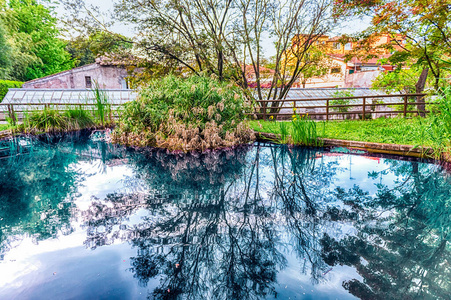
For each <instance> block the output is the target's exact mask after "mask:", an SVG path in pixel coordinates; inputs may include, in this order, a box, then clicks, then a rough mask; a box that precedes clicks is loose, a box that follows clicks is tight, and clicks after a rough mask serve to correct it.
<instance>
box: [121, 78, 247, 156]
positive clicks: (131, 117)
mask: <svg viewBox="0 0 451 300" xmlns="http://www.w3.org/2000/svg"><path fill="white" fill-rule="evenodd" d="M251 108H252V103H251V102H250V101H248V100H247V99H246V98H245V97H244V95H243V93H242V91H241V89H240V88H239V87H237V86H235V85H233V84H228V83H224V82H219V81H218V80H216V79H214V78H210V77H202V76H193V77H189V78H185V79H183V78H178V77H175V76H172V75H170V76H167V77H165V78H163V79H162V80H161V79H160V80H153V81H151V82H150V84H149V86H148V87H147V88H145V89H143V90H142V91H141V93H140V95H139V97H138V99H137V100H135V101H133V102H129V103H127V104H126V105H125V107H124V109H123V112H122V116H121V118H120V120H119V122H118V123H119V124H118V126H117V127H116V129H115V131H114V132H113V134H112V140H113V142H116V143H120V144H124V145H130V146H139V147H146V146H151V147H158V148H166V149H168V150H171V151H183V152H188V151H193V150H201V151H204V150H207V149H217V148H226V147H231V146H235V145H238V144H243V143H248V142H249V141H252V140H253V139H254V133H253V131H252V130H251V129H250V128H249V126H248V124H247V122H246V113H247V112H251Z"/></svg>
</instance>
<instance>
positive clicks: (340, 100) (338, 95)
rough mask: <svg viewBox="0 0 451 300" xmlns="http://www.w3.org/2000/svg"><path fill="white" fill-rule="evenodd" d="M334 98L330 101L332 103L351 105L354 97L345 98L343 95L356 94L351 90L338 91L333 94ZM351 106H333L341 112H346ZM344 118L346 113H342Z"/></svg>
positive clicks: (352, 95)
mask: <svg viewBox="0 0 451 300" xmlns="http://www.w3.org/2000/svg"><path fill="white" fill-rule="evenodd" d="M332 96H333V97H334V98H337V99H334V100H332V101H331V102H330V104H331V105H349V104H351V103H352V102H353V101H354V99H343V98H341V97H354V94H352V93H351V92H350V91H336V92H335V93H334V94H333V95H332ZM350 108H351V107H350V106H341V107H333V108H332V109H333V110H335V111H337V112H340V113H346V112H348V111H349V109H350ZM341 115H342V118H343V119H344V118H345V114H341Z"/></svg>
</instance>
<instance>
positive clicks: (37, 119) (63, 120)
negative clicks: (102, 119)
mask: <svg viewBox="0 0 451 300" xmlns="http://www.w3.org/2000/svg"><path fill="white" fill-rule="evenodd" d="M22 126H23V131H25V132H30V133H39V132H64V131H75V130H81V129H85V128H92V127H95V126H96V122H95V119H94V117H93V115H92V113H91V112H90V111H89V110H87V109H84V108H82V107H77V108H69V109H67V110H65V111H60V110H58V109H56V108H54V107H51V106H46V107H45V108H44V109H43V110H35V111H31V112H28V113H26V115H25V117H24V122H23V125H22Z"/></svg>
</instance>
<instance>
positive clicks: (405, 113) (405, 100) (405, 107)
mask: <svg viewBox="0 0 451 300" xmlns="http://www.w3.org/2000/svg"><path fill="white" fill-rule="evenodd" d="M403 111H404V118H406V117H407V95H406V96H404V110H403Z"/></svg>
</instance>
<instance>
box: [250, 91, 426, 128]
mask: <svg viewBox="0 0 451 300" xmlns="http://www.w3.org/2000/svg"><path fill="white" fill-rule="evenodd" d="M426 95H427V94H422V93H421V94H418V93H417V94H394V95H368V96H352V97H327V98H302V99H295V98H288V99H283V100H258V101H256V102H257V103H258V104H259V107H257V108H256V109H255V112H254V113H253V114H252V115H256V116H257V117H258V118H263V119H267V118H268V117H271V116H272V117H273V118H274V119H276V118H283V117H287V116H292V115H293V114H294V113H299V110H302V109H304V110H311V109H315V112H307V113H308V114H309V115H311V116H324V117H325V119H326V120H327V121H328V120H329V119H330V117H331V116H334V115H351V114H353V115H359V114H361V116H362V119H365V118H366V115H367V114H401V113H402V114H403V115H404V117H406V116H407V114H408V113H417V114H419V115H421V116H424V115H425V114H426V113H429V112H430V111H429V110H426V105H430V104H434V102H426V101H424V97H425V96H426ZM413 97H415V98H414V99H415V101H409V98H413ZM381 98H402V99H403V100H404V101H403V102H399V101H397V102H377V103H369V102H368V100H369V99H372V100H375V99H381ZM336 100H349V101H350V102H352V101H354V103H348V104H334V102H333V101H336ZM356 100H359V101H360V100H361V103H355V101H356ZM418 100H420V101H418ZM318 101H322V102H325V103H324V104H322V105H321V104H319V105H318V104H314V105H302V103H305V102H309V103H312V102H318ZM268 103H270V104H271V105H268ZM286 103H291V104H292V105H291V106H290V105H288V106H286V105H285V104H286ZM274 104H276V105H274ZM298 104H299V105H298ZM388 106H401V107H402V110H399V109H398V110H396V108H395V109H394V110H393V109H390V110H381V109H380V108H381V107H388ZM412 106H415V107H416V109H412ZM359 107H361V109H357V110H355V109H354V110H352V111H350V109H353V108H359ZM287 110H292V111H293V112H290V113H288V112H286V111H287ZM317 110H324V111H321V112H318V111H317ZM303 114H305V113H303Z"/></svg>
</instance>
